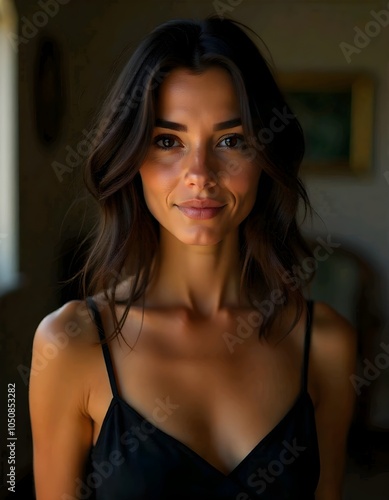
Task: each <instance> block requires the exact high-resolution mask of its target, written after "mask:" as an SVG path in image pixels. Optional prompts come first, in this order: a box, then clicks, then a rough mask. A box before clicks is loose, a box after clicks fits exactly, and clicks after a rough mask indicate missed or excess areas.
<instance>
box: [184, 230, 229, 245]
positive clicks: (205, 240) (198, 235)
mask: <svg viewBox="0 0 389 500" xmlns="http://www.w3.org/2000/svg"><path fill="white" fill-rule="evenodd" d="M175 237H176V238H177V239H178V240H179V241H181V243H183V244H184V245H198V246H213V245H217V244H218V243H220V242H221V241H222V240H223V235H221V234H220V233H214V232H211V231H204V230H201V231H193V233H192V234H177V235H175Z"/></svg>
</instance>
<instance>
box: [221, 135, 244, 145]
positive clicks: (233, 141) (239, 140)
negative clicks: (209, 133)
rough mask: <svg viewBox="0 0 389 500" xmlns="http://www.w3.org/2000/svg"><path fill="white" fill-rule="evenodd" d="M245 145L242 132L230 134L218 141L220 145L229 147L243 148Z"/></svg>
mask: <svg viewBox="0 0 389 500" xmlns="http://www.w3.org/2000/svg"><path fill="white" fill-rule="evenodd" d="M223 143H224V144H223ZM244 145H245V144H244V138H243V136H242V135H240V134H232V135H229V136H227V137H224V139H222V140H221V141H219V142H218V146H219V147H222V148H228V149H242V148H243V147H244Z"/></svg>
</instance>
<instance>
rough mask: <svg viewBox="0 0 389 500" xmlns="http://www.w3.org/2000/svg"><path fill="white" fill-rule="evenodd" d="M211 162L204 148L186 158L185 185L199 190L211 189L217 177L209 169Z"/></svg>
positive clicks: (197, 149)
mask: <svg viewBox="0 0 389 500" xmlns="http://www.w3.org/2000/svg"><path fill="white" fill-rule="evenodd" d="M211 164H212V160H211V158H210V156H209V154H208V153H207V150H206V148H205V147H198V148H196V150H194V151H193V152H191V153H189V154H188V156H187V157H186V168H185V183H186V184H187V185H188V186H192V187H197V188H199V189H200V190H201V189H205V188H208V189H210V188H213V187H214V186H216V184H217V175H216V173H215V171H214V169H212V168H211Z"/></svg>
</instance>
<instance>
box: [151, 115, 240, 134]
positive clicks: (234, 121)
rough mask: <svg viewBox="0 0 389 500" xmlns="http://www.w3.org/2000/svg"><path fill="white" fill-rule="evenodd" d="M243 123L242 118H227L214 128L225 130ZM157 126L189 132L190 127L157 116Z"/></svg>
mask: <svg viewBox="0 0 389 500" xmlns="http://www.w3.org/2000/svg"><path fill="white" fill-rule="evenodd" d="M239 125H242V120H241V119H240V118H233V119H232V120H226V121H225V122H220V123H216V124H215V125H214V127H213V130H214V131H215V132H216V131H218V130H225V129H227V128H233V127H238V126H239ZM155 126H156V127H162V128H170V129H172V130H177V131H178V132H187V131H188V127H187V126H186V125H182V124H181V123H176V122H171V121H168V120H163V119H162V118H157V119H156V120H155Z"/></svg>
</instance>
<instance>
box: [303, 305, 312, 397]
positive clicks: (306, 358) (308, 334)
mask: <svg viewBox="0 0 389 500" xmlns="http://www.w3.org/2000/svg"><path fill="white" fill-rule="evenodd" d="M307 307H308V311H307V323H306V328H305V340H304V364H303V377H302V390H303V391H304V392H307V390H308V365H309V346H310V342H311V330H312V319H313V300H312V299H308V300H307Z"/></svg>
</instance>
